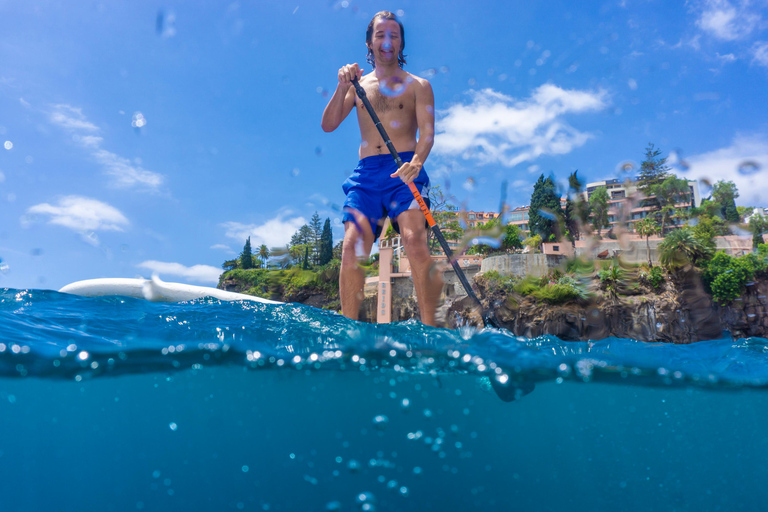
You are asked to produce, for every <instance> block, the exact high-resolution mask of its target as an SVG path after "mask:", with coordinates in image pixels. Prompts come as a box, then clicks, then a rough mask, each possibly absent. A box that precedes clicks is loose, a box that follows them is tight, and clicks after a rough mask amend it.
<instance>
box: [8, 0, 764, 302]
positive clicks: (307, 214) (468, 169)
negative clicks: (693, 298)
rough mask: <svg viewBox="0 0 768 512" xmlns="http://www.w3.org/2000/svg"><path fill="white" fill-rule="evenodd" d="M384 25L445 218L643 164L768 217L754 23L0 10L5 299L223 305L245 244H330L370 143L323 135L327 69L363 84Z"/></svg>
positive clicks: (713, 18)
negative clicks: (227, 273)
mask: <svg viewBox="0 0 768 512" xmlns="http://www.w3.org/2000/svg"><path fill="white" fill-rule="evenodd" d="M384 9H386V10H391V11H393V12H396V13H397V14H398V15H399V16H400V18H401V20H402V22H403V23H404V25H405V36H406V37H405V40H406V47H405V53H406V55H407V65H406V68H405V69H406V70H407V71H409V72H411V73H414V74H416V75H419V76H422V77H425V78H428V79H429V80H430V82H431V83H432V87H433V90H434V93H435V110H436V119H437V120H436V133H437V135H436V138H435V145H434V148H433V150H432V153H431V155H430V156H429V158H428V159H427V161H426V163H425V168H426V169H427V170H428V172H429V174H430V176H431V180H432V183H433V184H436V185H440V186H441V188H442V189H443V191H444V192H446V193H447V194H448V195H449V196H450V197H451V201H452V202H453V203H454V204H456V205H457V206H459V207H462V208H466V209H472V210H480V211H498V208H499V203H500V200H501V198H502V197H503V196H504V188H505V184H506V200H507V202H508V204H509V205H510V206H512V207H515V206H519V205H525V204H528V203H529V201H530V195H531V192H532V185H533V183H534V182H535V181H536V179H537V178H538V176H539V175H540V174H542V173H543V174H545V175H550V174H551V175H553V176H554V177H555V179H556V180H557V181H558V182H559V183H564V182H566V179H567V176H568V175H569V174H570V173H571V172H573V171H575V170H578V173H579V176H580V177H581V178H582V179H583V180H584V181H587V182H591V181H598V180H602V179H606V178H615V177H618V178H622V177H624V176H623V175H622V171H621V169H623V168H626V166H625V164H626V163H627V162H630V163H632V164H634V165H635V166H639V163H640V162H641V161H642V159H643V154H644V150H645V148H646V146H647V145H648V143H653V144H655V146H656V147H658V148H659V149H660V150H661V151H662V152H663V155H665V156H668V157H669V159H670V162H671V164H672V167H673V170H674V172H675V173H676V174H678V176H680V177H687V178H689V179H698V180H703V181H701V183H702V185H703V186H702V188H703V189H704V191H706V188H707V187H706V183H707V182H709V183H714V182H716V181H718V180H731V181H733V182H734V183H736V185H737V187H738V190H739V192H740V197H739V198H738V199H737V200H736V202H737V204H739V205H744V206H768V180H766V174H767V173H768V115H767V114H768V106H766V104H768V102H766V98H767V97H768V94H766V91H768V2H766V1H765V0H763V1H759V0H752V1H746V0H745V1H737V0H689V1H687V2H663V1H661V0H659V1H654V0H612V1H605V2H599V1H596V2H569V1H556V0H545V1H532V2H510V1H508V0H504V1H484V0H479V1H476V2H458V1H450V0H448V1H446V0H441V1H431V0H414V1H401V2H395V3H390V2H371V1H362V0H360V1H358V0H344V1H335V0H322V1H312V2H305V1H302V0H292V1H290V2H289V1H280V0H276V1H258V2H257V1H252V2H247V1H235V2H231V3H227V2H221V1H208V2H206V1H196V2H181V1H176V2H156V1H152V0H146V1H142V2H132V1H88V0H79V1H77V2H62V1H38V0H25V1H24V2H18V1H13V0H0V63H1V64H0V260H1V261H0V288H5V287H7V288H17V289H26V288H37V289H58V288H60V287H62V286H64V285H65V284H67V283H70V282H73V281H77V280H81V279H91V278H99V277H140V276H141V277H149V276H150V275H152V274H153V273H156V274H158V275H159V276H160V277H161V278H162V279H164V280H166V281H178V282H187V283H192V284H202V285H209V286H210V285H215V283H216V282H217V279H218V275H219V274H220V273H221V264H222V263H223V262H224V261H225V260H227V259H231V258H234V257H236V256H237V254H238V253H239V252H240V251H241V250H242V248H243V245H244V243H245V239H246V237H248V236H250V237H251V243H252V244H253V245H254V246H256V247H258V246H259V245H261V244H262V243H263V244H266V245H268V246H269V247H276V246H284V245H285V244H286V243H287V242H288V241H289V239H290V237H291V235H292V234H293V233H294V232H295V231H296V230H297V229H298V228H299V227H300V226H301V225H303V224H304V223H306V222H307V221H308V220H309V219H310V218H311V216H312V214H313V213H314V212H315V211H317V212H318V214H319V215H320V216H321V218H322V219H323V220H324V219H325V218H330V219H331V222H332V225H333V228H334V241H336V240H338V239H339V238H340V237H341V236H342V233H343V226H342V225H341V219H340V218H341V215H342V213H341V211H340V205H342V204H343V202H344V196H343V193H342V190H341V184H342V182H343V181H344V179H345V178H346V176H347V175H348V174H349V173H350V172H351V170H352V169H353V168H354V167H355V165H356V164H357V159H358V157H357V148H358V146H359V144H360V136H359V133H358V131H357V123H356V122H355V120H354V119H353V116H354V115H355V114H352V115H351V116H350V117H349V118H348V119H347V120H346V121H345V122H344V123H343V124H342V125H341V127H339V129H337V130H336V131H335V132H332V133H324V132H323V131H322V130H321V128H320V119H321V115H322V111H323V109H324V107H325V104H326V103H327V101H328V99H329V95H330V94H332V92H333V90H334V89H335V87H336V83H337V78H336V76H337V71H338V69H339V68H340V67H341V66H343V65H345V64H347V63H352V62H358V63H360V64H361V65H362V67H363V70H364V71H365V72H370V71H371V69H370V66H369V65H368V64H367V63H366V62H365V53H366V48H365V41H364V40H365V29H366V27H367V25H368V22H369V21H370V19H371V18H372V16H373V14H375V13H376V12H377V11H380V10H384ZM630 168H631V166H630ZM631 172H632V171H630V173H631ZM705 195H706V194H705Z"/></svg>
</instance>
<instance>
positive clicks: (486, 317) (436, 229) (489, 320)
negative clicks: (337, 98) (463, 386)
mask: <svg viewBox="0 0 768 512" xmlns="http://www.w3.org/2000/svg"><path fill="white" fill-rule="evenodd" d="M352 85H353V86H354V87H355V91H356V92H357V96H358V97H359V98H360V101H362V102H363V105H364V106H365V110H367V111H368V114H369V115H370V116H371V119H372V120H373V124H375V125H376V129H377V130H379V133H380V134H381V138H382V139H384V143H385V144H386V145H387V149H389V152H390V153H391V154H392V158H394V159H395V163H397V168H398V169H399V168H400V167H402V166H403V160H402V159H401V158H400V155H399V154H397V150H396V149H395V145H394V144H392V141H391V140H389V135H387V131H386V130H385V129H384V126H382V124H381V120H380V119H379V116H378V115H376V111H375V110H373V105H371V102H370V100H368V95H367V94H366V93H365V89H363V87H362V86H361V85H360V82H358V81H357V80H356V79H355V80H352ZM408 188H409V189H411V193H412V194H413V197H414V199H416V203H417V204H418V205H419V208H420V209H421V213H423V214H424V218H426V219H427V224H428V225H429V227H430V228H431V229H432V232H433V233H434V234H435V238H436V239H437V241H438V242H439V243H440V247H442V248H443V252H445V255H446V256H447V257H448V261H449V262H450V263H451V266H452V267H453V270H454V271H455V272H456V277H458V279H459V282H461V285H462V286H463V287H464V290H466V292H467V295H468V296H469V297H470V298H472V300H474V301H475V302H477V303H478V304H479V305H480V307H481V308H482V303H481V302H480V299H478V298H477V295H475V292H474V290H472V286H470V284H469V281H467V276H465V275H464V271H463V270H461V267H460V266H459V262H458V261H456V259H455V258H454V257H453V251H452V250H451V248H450V246H449V245H448V242H447V241H446V240H445V237H444V236H443V232H442V231H440V226H438V225H437V223H436V222H435V218H434V217H432V212H430V211H429V207H428V206H427V203H426V202H425V201H424V198H423V197H421V193H420V192H419V189H417V188H416V185H414V183H413V182H410V183H408ZM482 316H483V323H484V324H485V325H488V324H491V325H492V326H493V327H498V324H497V323H496V321H495V319H494V318H493V317H492V316H491V315H490V314H489V313H488V312H486V311H483V315H482Z"/></svg>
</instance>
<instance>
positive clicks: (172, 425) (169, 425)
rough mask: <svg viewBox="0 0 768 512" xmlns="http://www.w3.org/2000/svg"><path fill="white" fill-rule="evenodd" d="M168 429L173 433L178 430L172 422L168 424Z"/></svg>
mask: <svg viewBox="0 0 768 512" xmlns="http://www.w3.org/2000/svg"><path fill="white" fill-rule="evenodd" d="M168 428H170V429H171V430H173V431H174V432H175V431H176V429H177V428H179V426H178V425H177V424H175V423H174V422H170V423H169V424H168Z"/></svg>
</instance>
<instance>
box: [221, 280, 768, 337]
mask: <svg viewBox="0 0 768 512" xmlns="http://www.w3.org/2000/svg"><path fill="white" fill-rule="evenodd" d="M332 277H334V278H336V279H338V276H337V275H336V276H332ZM474 283H475V286H476V287H477V291H478V296H479V297H481V298H482V300H483V303H484V304H483V305H484V307H486V308H490V309H491V310H492V311H493V314H494V315H495V317H496V319H497V320H498V321H499V323H500V324H501V326H502V327H504V328H505V329H508V330H509V331H511V332H513V333H514V334H515V335H518V336H525V337H529V338H532V337H536V336H540V335H544V334H551V335H554V336H557V337H558V338H560V339H563V340H570V341H586V340H599V339H603V338H607V337H611V336H614V337H619V338H631V339H637V340H640V341H646V342H665V343H694V342H697V341H702V340H711V339H717V338H720V337H722V336H723V335H728V334H729V333H730V336H732V337H733V338H735V339H737V338H746V337H752V336H754V337H763V338H766V337H768V298H767V297H768V281H766V280H756V281H754V282H751V283H748V285H747V286H746V289H745V291H744V292H743V293H742V295H741V296H740V297H737V298H736V299H735V300H733V301H732V302H730V303H729V304H726V305H720V304H717V303H716V302H714V301H713V300H712V297H711V296H710V295H709V294H708V293H707V292H706V290H705V288H704V284H703V282H702V280H701V277H700V274H699V273H698V272H697V271H696V270H694V269H691V268H688V269H684V270H678V271H677V272H675V273H673V274H671V275H668V277H667V280H666V282H665V283H664V285H663V286H662V288H661V289H660V290H657V291H650V290H647V289H642V288H638V289H636V291H635V292H633V293H631V294H629V295H616V294H611V293H608V292H606V291H605V290H600V289H599V287H598V286H597V283H596V282H593V283H592V284H591V285H589V286H590V293H589V295H588V298H586V299H578V300H574V301H570V302H566V303H564V304H557V305H553V304H549V303H546V302H545V301H541V300H539V299H536V298H534V297H532V296H522V295H520V294H517V293H514V292H512V291H509V290H504V289H502V288H500V287H498V286H495V285H494V283H493V282H492V281H491V280H489V279H488V278H487V277H486V276H485V275H484V274H478V275H477V276H476V277H475V279H474ZM249 287H250V285H249V284H247V283H242V282H239V281H238V280H237V279H234V278H227V279H222V281H221V282H220V283H219V288H221V289H225V290H230V291H237V292H241V293H249V292H252V290H253V289H252V288H249ZM272 292H273V293H271V294H269V298H273V299H276V300H282V301H286V302H298V303H302V304H306V305H309V306H313V307H318V308H325V309H333V310H337V311H338V309H339V302H338V295H336V294H333V293H329V292H328V288H325V289H323V288H322V287H318V286H317V285H316V284H315V285H310V286H300V287H280V288H277V287H272ZM376 304H377V302H376V296H375V295H374V296H369V297H366V299H365V300H364V301H363V305H362V308H361V312H360V320H361V321H365V322H375V321H376ZM418 316H419V311H418V304H417V303H416V300H415V299H414V298H413V297H412V296H410V295H408V296H402V297H393V301H392V317H393V319H395V320H407V319H410V318H418ZM439 316H441V317H443V319H444V324H445V326H446V327H448V328H457V327H459V326H462V325H474V326H480V325H482V320H481V318H480V315H479V311H478V308H477V307H476V305H475V304H474V303H473V302H472V301H471V300H470V299H468V298H467V297H463V298H459V297H450V298H447V299H446V301H445V303H444V304H443V306H442V307H441V310H440V315H439Z"/></svg>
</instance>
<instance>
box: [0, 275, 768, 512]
mask: <svg viewBox="0 0 768 512" xmlns="http://www.w3.org/2000/svg"><path fill="white" fill-rule="evenodd" d="M767 353H768V340H765V339H755V338H752V339H742V340H737V341H733V340H731V339H730V337H728V336H724V337H723V338H722V339H719V340H712V341H707V342H701V343H697V344H693V345H663V344H649V343H640V342H636V341H633V340H623V339H615V338H611V339H606V340H600V341H595V342H584V343H576V342H564V341H561V340H559V339H557V338H554V337H542V338H537V339H525V338H517V337H515V336H512V335H510V334H509V333H507V332H504V331H495V330H481V331H478V330H471V329H465V330H458V331H449V330H443V329H434V328H427V327H424V326H421V325H419V324H418V323H416V322H405V323H400V324H392V325H387V326H376V325H367V324H361V323H357V322H352V321H349V320H346V319H344V318H343V317H340V316H338V315H336V314H332V313H329V312H326V311H320V310H317V309H313V308H309V307H305V306H300V305H292V304H286V305H265V304H258V303H228V302H220V301H217V300H210V299H202V300H195V301H191V302H185V303H179V304H155V303H149V302H145V301H140V300H133V299H127V298H117V297H105V298H82V297H75V296H69V295H64V294H59V293H56V292H52V291H41V290H12V289H5V290H0V510H2V511H29V510H35V511H37V510H52V511H53V510H56V511H83V510H89V511H90V510H94V511H95V510H98V511H136V510H147V511H151V510H157V511H169V510H185V511H188V510H211V511H226V510H257V511H332V510H345V511H359V510H364V511H375V510H379V511H400V510H414V511H416V510H419V511H420V510H441V511H442V510H457V511H460V510H526V511H527V510H531V511H539V510H569V511H595V510H622V511H647V510H654V511H657V510H660V511H667V510H668V511H682V510H696V511H702V510H723V511H732V510H749V511H754V510H765V509H766V508H768V486H766V485H765V482H766V478H767V477H768V470H766V461H767V460H768V436H766V434H765V432H766V430H767V429H768V391H767V390H766V385H768V354H767ZM492 383H493V385H492Z"/></svg>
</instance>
